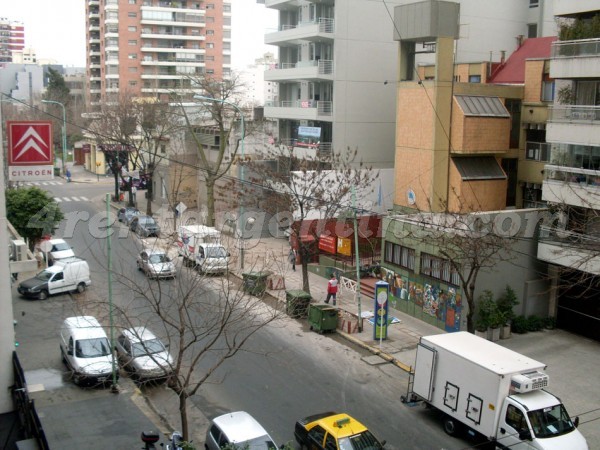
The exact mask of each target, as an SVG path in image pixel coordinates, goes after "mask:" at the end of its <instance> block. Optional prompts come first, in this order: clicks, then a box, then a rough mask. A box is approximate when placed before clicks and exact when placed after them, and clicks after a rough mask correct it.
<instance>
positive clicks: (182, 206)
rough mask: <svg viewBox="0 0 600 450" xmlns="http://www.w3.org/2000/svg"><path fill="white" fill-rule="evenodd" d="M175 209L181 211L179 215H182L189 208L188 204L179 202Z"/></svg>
mask: <svg viewBox="0 0 600 450" xmlns="http://www.w3.org/2000/svg"><path fill="white" fill-rule="evenodd" d="M175 209H176V210H177V212H178V213H179V215H182V214H183V213H184V212H185V210H186V209H187V206H185V205H184V204H183V202H179V203H178V204H177V206H176V207H175Z"/></svg>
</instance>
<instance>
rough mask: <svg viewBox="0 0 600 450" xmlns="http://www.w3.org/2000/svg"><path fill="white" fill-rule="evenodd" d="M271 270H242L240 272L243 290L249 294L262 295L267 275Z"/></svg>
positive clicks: (265, 287) (265, 286)
mask: <svg viewBox="0 0 600 450" xmlns="http://www.w3.org/2000/svg"><path fill="white" fill-rule="evenodd" d="M269 275H271V272H244V273H242V279H243V281H244V283H243V290H244V292H247V293H248V294H250V295H255V296H257V297H260V296H262V295H263V294H264V293H265V290H266V289H267V277H268V276H269Z"/></svg>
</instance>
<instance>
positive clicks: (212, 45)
mask: <svg viewBox="0 0 600 450" xmlns="http://www.w3.org/2000/svg"><path fill="white" fill-rule="evenodd" d="M206 48H215V44H213V43H212V42H207V43H206Z"/></svg>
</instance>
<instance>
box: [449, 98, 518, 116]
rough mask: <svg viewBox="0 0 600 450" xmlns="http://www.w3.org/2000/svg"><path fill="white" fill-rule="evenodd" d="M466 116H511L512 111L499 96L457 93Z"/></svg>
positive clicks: (458, 100) (457, 99)
mask: <svg viewBox="0 0 600 450" xmlns="http://www.w3.org/2000/svg"><path fill="white" fill-rule="evenodd" d="M454 98H456V101H457V102H458V104H459V106H460V109H462V111H463V113H464V114H465V116H478V117H502V118H504V117H510V113H509V112H508V110H507V109H506V107H505V106H504V104H503V103H502V101H501V100H500V99H499V98H498V97H488V96H485V95H455V96H454Z"/></svg>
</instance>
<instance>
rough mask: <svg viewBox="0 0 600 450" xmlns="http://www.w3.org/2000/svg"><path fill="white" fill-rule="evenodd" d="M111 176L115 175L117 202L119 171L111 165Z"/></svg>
mask: <svg viewBox="0 0 600 450" xmlns="http://www.w3.org/2000/svg"><path fill="white" fill-rule="evenodd" d="M112 171H113V176H114V177H115V202H118V201H119V200H120V199H119V172H118V171H117V170H116V169H115V168H114V167H113V168H112Z"/></svg>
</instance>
